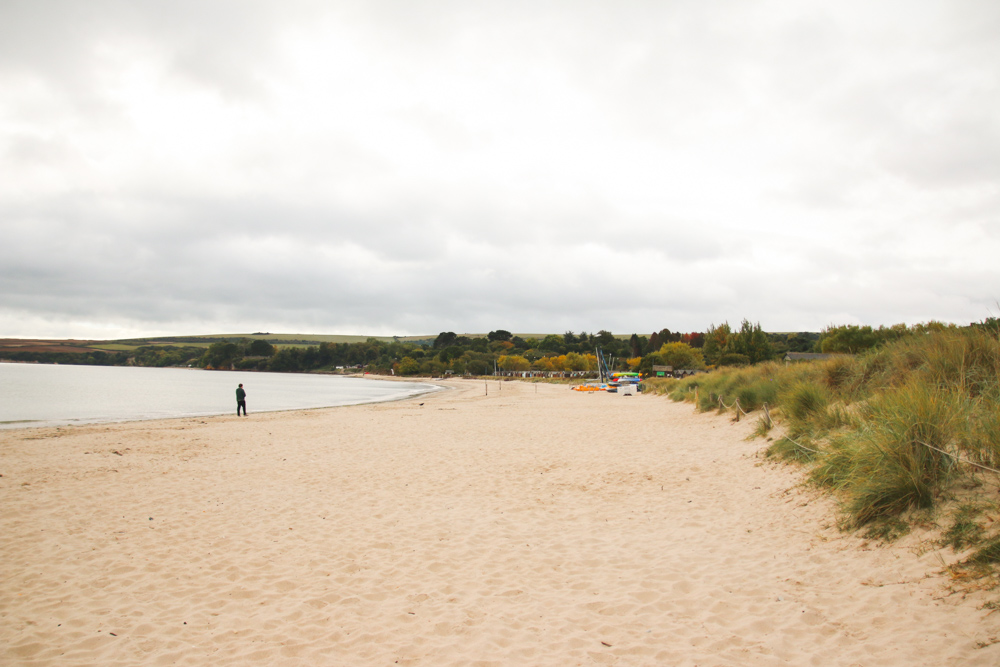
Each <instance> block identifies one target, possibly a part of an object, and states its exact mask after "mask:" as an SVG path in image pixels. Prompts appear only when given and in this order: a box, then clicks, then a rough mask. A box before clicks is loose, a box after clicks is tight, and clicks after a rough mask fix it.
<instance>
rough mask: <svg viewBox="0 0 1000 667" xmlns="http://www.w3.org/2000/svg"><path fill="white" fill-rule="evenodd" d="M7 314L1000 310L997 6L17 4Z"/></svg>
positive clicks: (45, 330) (3, 191)
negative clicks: (999, 302)
mask: <svg viewBox="0 0 1000 667" xmlns="http://www.w3.org/2000/svg"><path fill="white" fill-rule="evenodd" d="M0 90H3V91H4V94H3V95H2V96H0V173H2V174H4V176H3V178H2V179H0V234H2V237H3V239H4V242H3V243H2V244H0V323H2V327H0V336H51V337H81V338H90V337H94V338H110V337H122V336H130V335H152V334H163V333H201V332H204V333H209V332H228V331H259V330H269V331H298V332H322V333H366V334H400V335H403V334H423V333H436V332H438V331H442V330H453V331H466V332H484V331H489V330H491V329H497V328H505V329H508V330H512V331H524V332H561V331H565V330H575V331H579V330H587V331H593V330H596V329H610V330H612V331H615V332H620V333H630V332H632V331H637V332H640V333H648V332H649V331H653V330H655V329H660V328H663V327H669V328H671V329H673V330H703V329H705V327H706V326H708V325H709V324H710V323H713V322H714V323H718V322H721V321H723V320H729V321H731V322H738V321H739V320H740V319H741V318H743V317H747V318H750V319H752V320H754V321H760V322H761V324H762V325H763V327H764V328H765V329H767V330H771V331H795V330H800V331H801V330H818V329H820V328H822V327H823V326H826V325H828V324H831V323H836V324H842V323H864V324H875V325H877V324H891V323H895V322H907V323H914V322H921V321H927V320H930V319H939V320H945V321H955V322H959V323H967V322H970V321H976V320H980V319H982V318H984V317H987V316H990V315H996V314H997V312H996V311H997V309H998V306H997V303H998V300H1000V268H998V267H1000V263H998V262H997V259H996V258H997V257H998V256H1000V116H998V115H997V114H996V113H995V111H994V110H995V109H997V108H1000V5H997V4H996V3H994V2H988V1H971V0H966V1H962V0H959V1H951V2H945V1H940V2H921V1H917V2H905V3H904V2H884V3H878V4H877V5H874V6H873V5H872V4H871V3H864V2H859V1H855V0H849V1H847V2H842V3H837V4H836V5H835V6H829V3H819V2H778V1H773V2H760V3H752V4H747V3H737V2H724V1H717V2H712V1H710V2H694V1H692V2H683V1H682V2H672V3H646V2H623V3H615V4H613V5H611V4H608V3H598V2H542V3H518V2H514V3H497V4H492V5H486V6H481V5H478V4H476V5H470V4H469V3H462V2H434V3H409V2H338V3H324V2H288V3H280V5H279V4H277V3H268V2H244V1H241V2H226V1H217V2H210V3H194V2H174V3H131V2H100V1H95V2H88V3H76V2H6V3H4V5H3V7H0Z"/></svg>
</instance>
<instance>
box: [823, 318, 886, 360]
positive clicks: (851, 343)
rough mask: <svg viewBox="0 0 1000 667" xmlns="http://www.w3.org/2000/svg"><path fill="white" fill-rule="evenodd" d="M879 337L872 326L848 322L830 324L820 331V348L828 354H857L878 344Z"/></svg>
mask: <svg viewBox="0 0 1000 667" xmlns="http://www.w3.org/2000/svg"><path fill="white" fill-rule="evenodd" d="M878 343H879V339H878V335H876V333H875V331H874V330H873V329H872V328H871V327H870V326H858V325H856V324H846V325H843V326H839V327H834V326H830V327H827V328H826V329H824V330H823V331H822V332H821V333H820V339H819V343H818V346H819V349H820V350H821V351H823V352H826V353H828V354H830V353H842V354H857V353H858V352H862V351H864V350H868V349H871V348H873V347H875V346H876V345H878Z"/></svg>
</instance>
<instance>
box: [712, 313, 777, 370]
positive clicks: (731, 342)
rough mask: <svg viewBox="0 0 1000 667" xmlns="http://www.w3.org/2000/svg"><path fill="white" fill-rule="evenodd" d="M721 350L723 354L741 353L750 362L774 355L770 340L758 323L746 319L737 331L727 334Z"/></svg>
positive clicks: (758, 361) (763, 359)
mask: <svg viewBox="0 0 1000 667" xmlns="http://www.w3.org/2000/svg"><path fill="white" fill-rule="evenodd" d="M723 352H724V354H742V355H744V356H745V357H747V359H749V360H750V363H751V364H759V363H760V362H762V361H767V360H768V359H770V358H771V357H773V356H774V351H773V350H772V349H771V341H769V340H768V338H767V334H766V333H764V331H763V330H762V329H761V328H760V323H759V322H758V323H757V324H751V323H750V320H746V319H744V320H743V322H742V324H741V325H740V330H739V331H737V332H736V333H734V334H731V335H730V336H728V339H727V341H726V346H725V348H724V349H723Z"/></svg>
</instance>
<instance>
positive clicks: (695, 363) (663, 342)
mask: <svg viewBox="0 0 1000 667" xmlns="http://www.w3.org/2000/svg"><path fill="white" fill-rule="evenodd" d="M970 326H972V327H992V328H993V329H998V328H1000V322H998V321H997V319H996V318H989V319H987V320H984V321H983V322H980V323H973V324H971V325H970ZM947 328H957V325H954V324H943V323H940V322H929V323H926V324H917V325H911V326H907V325H905V324H896V325H892V326H889V327H885V326H880V327H878V328H872V327H870V326H859V325H841V326H829V327H827V328H825V329H823V331H821V332H819V333H813V332H795V333H768V332H765V331H764V330H763V329H762V328H761V325H760V323H759V322H757V323H752V322H750V321H749V320H746V319H744V320H743V321H742V322H741V323H740V326H739V328H734V327H731V326H730V325H729V323H728V322H723V323H722V324H720V325H714V324H713V325H711V326H709V327H708V329H707V330H706V331H704V332H686V333H685V332H676V331H671V330H670V329H661V330H659V331H654V332H652V333H651V334H650V335H648V336H646V335H639V334H636V333H633V334H632V335H631V336H629V337H627V338H625V337H619V336H615V335H614V334H612V333H611V332H609V331H605V330H601V331H598V332H597V333H587V332H582V331H581V332H579V333H575V332H573V331H567V332H565V333H564V334H562V335H558V334H550V335H547V336H544V337H541V338H533V337H527V338H524V337H521V336H515V335H513V334H512V333H511V332H510V331H506V330H503V329H498V330H495V331H491V332H489V333H488V334H487V335H486V336H475V337H470V336H460V335H458V334H456V333H454V332H451V331H443V332H441V333H440V334H438V335H437V337H435V338H434V339H433V340H432V339H427V340H424V341H416V342H414V341H397V340H391V341H387V340H381V339H376V338H369V339H367V340H365V341H364V342H355V343H334V342H324V343H320V344H318V345H308V344H300V345H286V346H281V347H278V346H275V345H272V344H271V343H269V342H268V341H266V340H263V339H259V338H256V339H251V338H231V339H223V340H216V341H215V342H213V343H212V344H211V345H210V346H209V347H208V348H207V349H205V348H202V347H196V346H193V345H183V344H181V345H144V346H140V347H138V348H136V349H133V350H130V351H102V350H94V351H93V352H86V353H67V352H39V351H36V352H16V351H5V352H4V357H5V358H7V359H9V360H13V361H36V362H41V363H63V364H89V365H105V366H124V365H132V366H155V367H162V366H191V367H198V368H206V369H226V370H230V369H232V370H253V371H272V372H293V373H294V372H309V371H326V372H356V371H360V370H363V371H365V372H369V373H375V374H385V375H389V374H395V375H404V376H406V375H424V376H441V375H444V374H445V373H447V372H451V373H454V374H456V375H491V374H493V373H494V372H497V371H507V372H510V371H513V372H520V371H540V372H579V371H596V370H597V364H598V361H597V354H596V352H597V350H598V349H599V350H600V351H601V353H602V354H603V355H604V357H605V359H606V361H607V362H608V364H609V365H610V366H611V368H612V370H629V371H638V372H643V373H650V372H652V371H653V366H661V365H662V366H672V367H673V368H675V369H694V370H704V369H711V368H716V367H723V366H749V365H753V364H758V363H761V362H763V361H768V360H770V359H774V358H780V357H782V356H784V354H785V353H786V352H826V353H845V354H856V353H859V352H863V351H865V350H868V349H872V348H875V347H879V346H882V345H885V344H887V343H889V342H892V341H895V340H899V339H900V338H903V337H906V336H916V335H922V334H926V333H927V332H930V331H939V330H943V329H947ZM191 340H192V341H194V340H197V339H191Z"/></svg>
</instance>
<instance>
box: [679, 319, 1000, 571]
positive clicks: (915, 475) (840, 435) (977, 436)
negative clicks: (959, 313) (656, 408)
mask: <svg viewBox="0 0 1000 667" xmlns="http://www.w3.org/2000/svg"><path fill="white" fill-rule="evenodd" d="M695 388H697V392H695V391H694V389H695ZM660 391H661V392H663V393H667V394H668V395H669V396H670V397H671V399H673V400H675V401H691V402H693V401H695V397H696V396H697V409H698V410H700V411H709V410H717V409H719V397H722V399H723V401H724V403H725V404H726V405H731V404H732V403H733V401H734V400H739V403H740V406H741V407H742V408H743V410H744V411H746V412H752V411H754V410H760V409H762V408H763V407H764V405H765V404H766V405H767V407H768V408H769V410H770V412H771V414H772V415H773V416H774V417H775V419H777V420H778V421H779V422H780V423H782V425H783V426H784V427H785V429H786V431H787V433H788V437H787V438H778V439H776V440H775V441H774V442H773V443H772V444H771V445H770V447H769V448H768V455H769V456H779V457H781V458H785V459H791V460H795V461H800V462H803V463H806V464H807V465H810V466H812V470H811V472H810V478H811V479H812V481H814V482H815V483H817V484H819V485H822V486H825V487H828V488H830V489H831V490H832V491H833V492H834V493H835V494H836V495H837V497H838V498H839V499H840V500H841V503H842V507H843V509H844V512H845V519H846V521H845V523H846V524H847V525H849V526H854V527H859V526H862V525H866V524H871V523H873V522H877V523H879V524H880V525H881V524H885V525H889V524H893V525H895V524H894V521H895V520H896V519H895V517H899V516H900V515H903V514H904V513H906V512H907V510H910V509H913V508H923V507H931V506H933V505H934V503H935V502H936V501H937V500H938V499H939V498H940V497H941V494H942V493H943V492H944V491H945V490H946V489H948V488H949V487H950V486H951V485H953V484H954V483H955V482H956V481H958V480H960V479H962V478H963V477H967V476H969V475H971V474H974V473H975V472H976V471H975V468H973V467H971V466H969V465H968V464H965V463H960V462H959V461H958V459H957V458H956V456H960V457H962V458H964V459H966V460H968V461H972V462H976V463H980V464H983V465H989V466H991V467H994V468H1000V341H998V339H997V336H996V334H995V332H991V331H986V330H983V329H981V328H975V327H970V328H966V329H948V330H944V331H935V332H931V333H928V334H926V335H920V336H910V337H906V338H903V339H901V340H899V341H896V342H895V343H890V344H888V345H886V346H884V347H880V348H876V349H874V350H870V351H868V352H866V353H864V354H861V355H858V356H854V357H850V356H842V357H836V358H834V359H831V360H827V361H823V362H813V363H803V364H793V365H787V366H786V365H783V364H781V363H777V362H770V363H765V364H760V365H758V366H753V367H749V368H740V369H732V370H730V369H727V370H721V371H720V370H717V371H714V372H711V373H707V374H704V375H697V376H693V377H689V378H686V379H684V380H674V381H668V382H667V383H665V384H664V385H662V387H661V389H660ZM734 409H735V408H734ZM769 430H770V429H769V428H767V424H763V423H761V424H758V428H757V431H756V433H757V434H758V435H763V434H765V433H767V432H768V431H769ZM792 440H794V441H795V442H798V443H800V444H802V445H805V446H806V447H808V448H809V449H810V450H817V451H808V450H804V449H803V448H802V447H799V446H796V445H795V444H793V442H792ZM928 445H930V447H929V446H928ZM931 447H933V448H936V449H932V448H931ZM937 450H943V451H944V452H949V453H942V452H941V451H937ZM893 532H898V531H895V529H894V531H893ZM984 548H986V547H984ZM997 548H1000V547H997ZM987 552H988V553H992V552H990V551H989V550H988V549H987ZM984 553H986V552H984ZM983 557H984V558H985V557H986V556H983Z"/></svg>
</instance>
